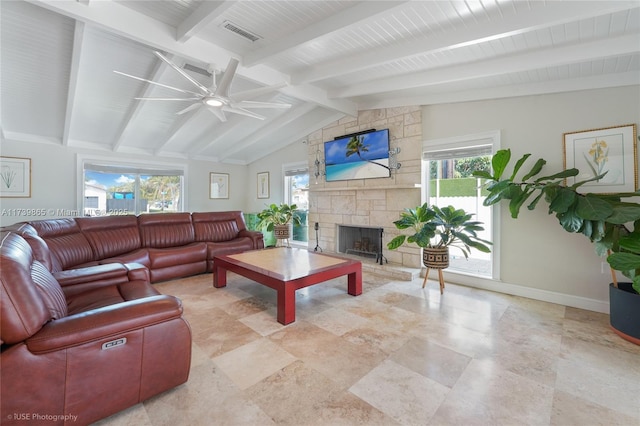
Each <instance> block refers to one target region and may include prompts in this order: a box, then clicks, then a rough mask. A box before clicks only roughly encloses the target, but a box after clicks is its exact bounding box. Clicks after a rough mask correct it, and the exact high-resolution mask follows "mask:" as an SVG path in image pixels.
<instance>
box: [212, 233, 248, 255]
mask: <svg viewBox="0 0 640 426" xmlns="http://www.w3.org/2000/svg"><path fill="white" fill-rule="evenodd" d="M246 250H253V241H251V238H248V237H244V238H236V239H234V240H232V241H226V242H224V243H207V259H213V256H216V255H221V254H229V253H238V252H241V251H246Z"/></svg>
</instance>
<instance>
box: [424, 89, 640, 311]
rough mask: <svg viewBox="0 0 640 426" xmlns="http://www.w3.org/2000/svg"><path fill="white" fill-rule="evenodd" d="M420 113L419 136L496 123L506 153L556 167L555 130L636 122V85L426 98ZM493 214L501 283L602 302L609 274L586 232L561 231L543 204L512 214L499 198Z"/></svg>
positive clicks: (558, 139)
mask: <svg viewBox="0 0 640 426" xmlns="http://www.w3.org/2000/svg"><path fill="white" fill-rule="evenodd" d="M422 117H423V126H424V127H423V136H424V138H425V140H430V139H439V138H447V137H454V136H461V135H467V134H475V133H481V132H486V131H493V130H500V131H501V143H502V148H510V149H511V151H512V158H515V159H518V158H520V157H521V156H522V155H523V154H525V153H531V154H532V156H531V158H529V160H528V161H527V163H526V164H527V165H529V167H531V166H532V165H533V163H534V162H535V160H537V159H538V158H544V159H545V160H547V165H546V166H545V169H544V170H546V171H547V172H557V171H560V170H562V169H563V133H566V132H573V131H580V130H588V129H596V128H602V127H610V126H617V125H624V124H632V123H636V124H638V123H639V122H640V86H631V87H620V88H612V89H601V90H592V91H580V92H570V93H563V94H552V95H541V96H527V97H520V98H508V99H499V100H492V101H482V102H465V103H458V104H447V105H434V106H427V107H424V108H423V113H422ZM515 159H514V160H513V162H515ZM525 168H526V167H523V170H524V169H525ZM527 171H528V170H527ZM501 216H502V218H501V223H500V226H501V235H502V241H501V242H500V243H501V251H502V257H501V259H500V260H501V278H502V281H503V282H504V283H507V284H514V285H516V286H524V287H527V288H529V289H535V290H536V291H537V290H540V291H539V292H538V293H539V294H540V295H543V294H544V292H546V291H548V292H555V293H560V294H565V295H569V296H575V297H574V298H573V302H580V300H579V299H580V298H586V299H589V300H585V301H584V302H585V303H584V304H583V306H588V305H589V304H590V302H591V301H594V300H595V301H601V302H602V304H603V306H604V304H606V303H607V301H608V287H607V284H608V283H609V282H610V281H611V277H610V273H609V271H608V270H605V272H604V273H603V272H602V271H601V263H602V262H603V261H604V259H600V258H598V257H597V256H596V254H595V253H594V249H593V246H592V245H591V243H590V242H589V240H588V239H587V238H586V237H584V236H582V235H576V234H569V233H567V232H565V231H564V230H563V229H562V228H561V227H560V225H559V224H558V222H557V220H556V219H555V217H554V216H549V215H548V214H547V210H546V204H544V203H542V202H541V203H540V205H539V206H538V209H537V210H536V211H533V212H530V211H528V210H527V209H526V208H523V209H522V211H521V213H520V217H519V218H518V219H515V220H514V219H512V218H511V216H510V214H509V211H508V208H507V206H506V205H502V206H501ZM551 299H553V297H551ZM556 300H557V299H556ZM577 304H580V303H577ZM594 307H595V306H594Z"/></svg>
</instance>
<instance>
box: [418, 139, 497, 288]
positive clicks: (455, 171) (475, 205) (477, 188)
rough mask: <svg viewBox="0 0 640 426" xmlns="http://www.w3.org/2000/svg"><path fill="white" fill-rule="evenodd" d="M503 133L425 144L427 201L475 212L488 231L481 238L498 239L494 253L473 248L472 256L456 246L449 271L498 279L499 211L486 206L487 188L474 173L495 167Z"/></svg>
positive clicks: (425, 198) (425, 190)
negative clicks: (498, 146)
mask: <svg viewBox="0 0 640 426" xmlns="http://www.w3.org/2000/svg"><path fill="white" fill-rule="evenodd" d="M498 136H499V135H492V136H489V137H487V136H486V135H484V136H483V137H478V136H470V137H464V138H458V139H455V140H449V141H429V142H426V143H425V146H424V147H423V160H424V161H423V175H424V176H423V182H424V185H423V188H424V191H423V192H424V194H423V197H424V200H425V201H426V202H427V203H428V204H429V205H436V206H439V207H444V206H448V205H451V206H453V207H455V208H456V209H464V210H465V211H466V212H467V213H472V214H474V219H475V220H478V221H480V222H482V223H483V226H484V228H485V230H484V231H483V232H482V233H481V234H479V237H480V238H482V239H486V240H489V241H492V242H494V246H492V250H491V253H481V252H479V251H477V250H473V249H472V250H471V253H470V255H469V258H468V259H466V258H465V257H464V254H463V253H462V252H461V251H460V250H458V249H456V248H452V250H451V251H450V266H449V271H451V272H461V273H466V274H471V275H476V276H481V277H487V278H497V275H498V272H497V271H498V269H497V266H496V265H495V264H494V259H495V257H496V248H497V246H496V245H495V241H498V239H497V237H496V235H497V234H496V232H495V229H494V223H497V221H496V220H495V218H494V216H495V212H494V209H493V208H492V207H485V206H483V205H482V203H483V201H484V199H485V197H486V191H484V190H483V188H482V183H483V182H482V180H481V179H477V178H474V177H473V176H472V173H473V171H475V170H487V171H490V169H491V155H492V153H493V152H494V150H495V149H497V146H496V145H497V142H498V139H499V138H498Z"/></svg>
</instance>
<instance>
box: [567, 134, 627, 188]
mask: <svg viewBox="0 0 640 426" xmlns="http://www.w3.org/2000/svg"><path fill="white" fill-rule="evenodd" d="M636 136H637V132H636V125H635V124H627V125H623V126H615V127H606V128H602V129H593V130H584V131H578V132H569V133H565V134H564V166H565V168H566V169H570V168H576V169H578V170H580V174H579V175H577V176H574V177H572V178H569V179H567V184H568V185H573V184H574V183H576V182H579V181H583V180H588V179H591V178H594V177H596V176H602V178H600V179H598V180H594V181H591V182H587V183H586V184H584V185H582V186H580V187H579V188H578V191H579V192H583V193H586V192H592V193H601V194H603V193H604V194H606V193H612V192H633V191H635V190H636V189H638V154H637V143H636Z"/></svg>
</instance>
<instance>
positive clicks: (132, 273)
mask: <svg viewBox="0 0 640 426" xmlns="http://www.w3.org/2000/svg"><path fill="white" fill-rule="evenodd" d="M124 267H125V268H126V269H127V272H128V273H127V275H128V276H129V281H146V282H148V283H150V282H151V275H150V274H149V269H148V268H147V267H146V266H144V265H143V264H141V263H125V264H124Z"/></svg>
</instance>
